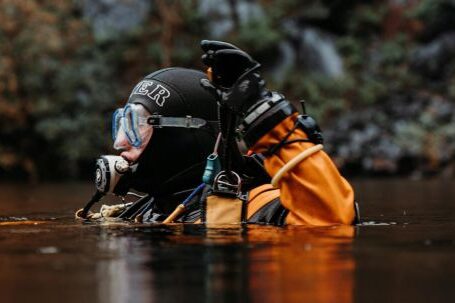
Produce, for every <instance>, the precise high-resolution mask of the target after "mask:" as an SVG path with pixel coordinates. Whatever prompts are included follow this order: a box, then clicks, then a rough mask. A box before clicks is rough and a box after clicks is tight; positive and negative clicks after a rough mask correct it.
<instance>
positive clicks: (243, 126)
mask: <svg viewBox="0 0 455 303" xmlns="http://www.w3.org/2000/svg"><path fill="white" fill-rule="evenodd" d="M201 48H202V50H203V51H204V54H203V56H202V62H203V63H204V64H205V65H206V66H208V67H209V68H211V70H212V79H211V80H210V81H209V80H206V79H204V80H201V85H202V86H203V87H204V88H205V89H207V90H209V91H210V92H212V93H213V94H214V95H215V96H216V98H217V100H218V101H219V102H220V105H221V108H223V107H225V108H227V109H229V111H231V112H232V113H233V114H235V115H236V116H237V119H236V121H235V129H237V130H238V132H237V134H238V135H240V138H241V139H243V140H244V141H245V143H246V145H247V147H250V146H252V145H253V144H254V143H255V142H256V141H257V140H259V138H260V137H262V136H263V135H265V134H266V133H267V132H269V131H270V130H271V129H272V128H273V127H274V126H275V125H277V124H278V123H279V122H280V121H282V120H283V119H285V118H286V117H287V116H289V115H290V114H292V113H293V112H295V111H296V110H295V109H294V108H293V107H292V106H291V104H290V103H289V102H288V101H287V100H285V99H284V97H283V96H282V95H280V94H277V93H271V92H269V91H268V90H267V89H266V88H265V81H264V80H263V79H262V78H261V76H260V75H259V73H258V69H259V67H260V64H259V63H258V62H256V61H255V60H254V59H253V58H251V56H250V55H248V54H247V53H246V52H244V51H242V50H240V49H238V48H237V47H236V46H234V45H232V44H229V43H225V42H220V41H208V40H203V41H202V42H201ZM222 114H223V112H222ZM221 124H223V117H221Z"/></svg>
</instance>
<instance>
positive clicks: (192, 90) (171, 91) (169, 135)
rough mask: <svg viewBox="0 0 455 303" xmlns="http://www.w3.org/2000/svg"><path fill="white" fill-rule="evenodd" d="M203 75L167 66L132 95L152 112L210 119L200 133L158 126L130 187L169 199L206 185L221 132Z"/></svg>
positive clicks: (194, 130)
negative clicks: (210, 158)
mask: <svg viewBox="0 0 455 303" xmlns="http://www.w3.org/2000/svg"><path fill="white" fill-rule="evenodd" d="M203 78H206V75H205V74H204V73H203V72H200V71H196V70H192V69H186V68H178V67H174V68H166V69H162V70H158V71H156V72H154V73H151V74H150V75H148V76H146V77H145V78H144V79H143V80H142V81H140V82H139V83H138V84H137V85H136V86H135V88H134V89H133V91H132V92H131V94H130V97H129V99H128V103H138V104H142V105H143V106H144V107H145V108H146V109H147V110H148V111H149V112H150V113H151V114H159V115H163V116H168V117H186V116H188V115H190V116H192V117H195V118H202V119H204V120H206V121H210V122H211V123H209V125H208V126H207V127H203V128H201V129H189V128H176V127H166V128H156V129H154V130H153V135H152V138H151V140H150V142H149V143H148V145H147V147H146V149H145V150H144V152H143V153H142V155H141V156H140V158H139V159H138V169H137V171H136V173H135V176H134V182H133V184H132V188H133V189H136V190H139V191H142V192H146V193H150V194H152V195H154V196H158V197H165V196H168V195H170V194H173V193H175V192H178V191H182V190H186V189H190V188H192V187H195V186H197V185H198V184H199V183H201V182H202V181H201V180H202V179H201V178H202V174H203V169H204V165H205V159H206V158H207V156H208V155H209V154H210V153H211V151H212V150H213V146H214V143H215V140H216V136H217V134H218V130H217V128H216V126H215V127H214V125H216V123H214V122H216V121H217V103H216V100H215V98H214V97H213V96H212V95H211V94H210V93H209V92H207V91H206V90H204V89H203V88H202V87H201V86H200V80H201V79H203Z"/></svg>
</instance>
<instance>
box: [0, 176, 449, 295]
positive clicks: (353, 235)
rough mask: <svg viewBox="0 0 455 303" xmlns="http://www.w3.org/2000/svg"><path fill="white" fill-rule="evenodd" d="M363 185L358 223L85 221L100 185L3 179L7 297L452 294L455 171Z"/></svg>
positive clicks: (0, 216) (1, 277)
mask: <svg viewBox="0 0 455 303" xmlns="http://www.w3.org/2000/svg"><path fill="white" fill-rule="evenodd" d="M354 185H355V188H356V195H357V200H358V201H360V203H361V208H362V215H363V219H364V224H363V225H360V226H356V227H350V226H330V227H285V228H276V227H270V226H252V225H250V226H246V227H244V228H228V227H226V228H221V229H206V228H204V227H203V226H200V225H180V224H175V225H169V226H164V225H143V224H131V223H129V224H127V223H121V222H106V223H102V224H100V223H87V222H85V223H84V222H80V221H76V220H74V219H73V213H74V210H76V209H77V208H80V207H81V206H82V205H83V204H84V203H85V202H86V200H87V199H88V198H89V196H90V194H91V191H92V189H93V188H92V186H91V185H90V184H48V185H41V186H35V187H30V186H28V185H1V186H0V192H1V195H2V196H1V198H0V268H1V270H0V291H1V295H2V299H1V302H31V301H38V302H62V301H63V302H173V303H175V302H453V301H454V299H455V291H454V290H453V288H454V287H453V284H454V282H455V223H454V222H455V220H454V219H455V203H453V200H454V199H453V197H454V195H455V182H452V181H440V180H437V181H403V180H387V181H358V182H354ZM111 200H112V199H111Z"/></svg>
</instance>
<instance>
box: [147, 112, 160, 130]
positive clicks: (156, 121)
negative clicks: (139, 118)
mask: <svg viewBox="0 0 455 303" xmlns="http://www.w3.org/2000/svg"><path fill="white" fill-rule="evenodd" d="M161 117H162V116H161V115H151V116H149V117H148V118H147V124H148V125H151V126H152V127H154V128H162V127H163V126H161Z"/></svg>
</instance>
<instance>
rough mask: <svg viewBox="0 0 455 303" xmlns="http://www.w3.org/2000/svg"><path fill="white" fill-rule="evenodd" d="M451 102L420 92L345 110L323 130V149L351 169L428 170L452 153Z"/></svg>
mask: <svg viewBox="0 0 455 303" xmlns="http://www.w3.org/2000/svg"><path fill="white" fill-rule="evenodd" d="M454 123H455V105H454V104H453V103H452V102H450V101H449V100H448V99H446V98H443V97H441V96H438V95H432V94H428V93H423V92H413V93H411V94H409V95H407V96H403V95H401V96H398V95H397V96H391V97H390V99H389V100H387V101H386V102H384V103H382V104H380V105H375V106H372V107H369V108H363V109H356V110H352V111H350V112H346V113H345V114H343V115H342V116H341V117H339V118H338V119H337V120H336V121H335V122H334V123H333V124H330V125H328V126H327V127H326V128H325V129H324V135H325V140H326V142H327V143H326V149H327V151H328V152H329V153H330V154H331V155H332V156H333V157H334V159H335V161H336V163H337V164H338V165H339V166H340V167H342V168H345V169H347V170H350V167H351V168H352V167H355V170H356V171H351V173H357V174H358V173H367V174H406V175H409V174H412V175H414V176H416V175H421V174H423V175H425V174H432V173H434V172H436V171H438V170H439V169H441V168H443V167H444V166H445V165H446V164H447V163H449V162H450V161H451V159H452V158H453V157H454V156H455V141H454V138H455V137H454V135H455V130H453V124H454Z"/></svg>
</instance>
